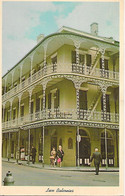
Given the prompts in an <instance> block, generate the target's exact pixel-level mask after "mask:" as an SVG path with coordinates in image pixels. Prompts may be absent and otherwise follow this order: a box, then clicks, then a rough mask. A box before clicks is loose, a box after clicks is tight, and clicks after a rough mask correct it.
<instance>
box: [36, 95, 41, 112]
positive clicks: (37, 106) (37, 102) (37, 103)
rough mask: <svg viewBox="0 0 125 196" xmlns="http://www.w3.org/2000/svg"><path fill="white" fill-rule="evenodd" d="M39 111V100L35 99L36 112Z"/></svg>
mask: <svg viewBox="0 0 125 196" xmlns="http://www.w3.org/2000/svg"><path fill="white" fill-rule="evenodd" d="M39 110H40V98H38V99H36V112H38V111H39Z"/></svg>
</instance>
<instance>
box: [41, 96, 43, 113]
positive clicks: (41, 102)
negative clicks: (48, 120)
mask: <svg viewBox="0 0 125 196" xmlns="http://www.w3.org/2000/svg"><path fill="white" fill-rule="evenodd" d="M42 110H43V98H41V111H42Z"/></svg>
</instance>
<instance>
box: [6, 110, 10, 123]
mask: <svg viewBox="0 0 125 196" xmlns="http://www.w3.org/2000/svg"><path fill="white" fill-rule="evenodd" d="M9 120H10V110H8V111H7V121H9Z"/></svg>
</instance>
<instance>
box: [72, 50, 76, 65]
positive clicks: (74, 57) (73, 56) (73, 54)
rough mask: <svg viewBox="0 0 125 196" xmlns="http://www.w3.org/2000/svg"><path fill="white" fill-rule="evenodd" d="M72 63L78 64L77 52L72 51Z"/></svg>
mask: <svg viewBox="0 0 125 196" xmlns="http://www.w3.org/2000/svg"><path fill="white" fill-rule="evenodd" d="M72 63H76V51H72Z"/></svg>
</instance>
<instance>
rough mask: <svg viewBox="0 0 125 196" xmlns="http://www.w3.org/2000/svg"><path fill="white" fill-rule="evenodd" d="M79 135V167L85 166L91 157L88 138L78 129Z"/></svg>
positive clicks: (83, 131) (85, 133) (84, 132)
mask: <svg viewBox="0 0 125 196" xmlns="http://www.w3.org/2000/svg"><path fill="white" fill-rule="evenodd" d="M79 135H80V136H81V141H80V142H79V163H80V165H81V166H87V165H88V163H89V160H90V155H91V145H90V138H89V136H88V134H87V132H86V131H85V130H82V129H80V130H79Z"/></svg>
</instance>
